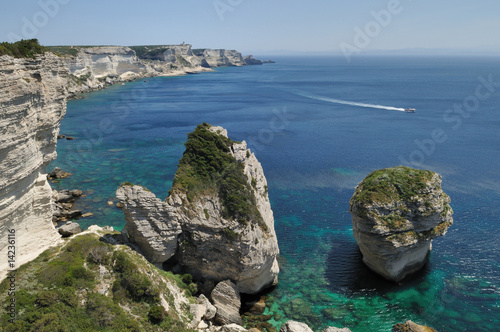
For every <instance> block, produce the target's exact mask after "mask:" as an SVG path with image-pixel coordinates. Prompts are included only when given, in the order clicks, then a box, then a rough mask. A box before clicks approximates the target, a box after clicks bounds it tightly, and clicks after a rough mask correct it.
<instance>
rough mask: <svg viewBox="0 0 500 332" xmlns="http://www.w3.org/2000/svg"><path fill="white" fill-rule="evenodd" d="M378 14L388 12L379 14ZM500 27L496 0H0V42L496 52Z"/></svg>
mask: <svg viewBox="0 0 500 332" xmlns="http://www.w3.org/2000/svg"><path fill="white" fill-rule="evenodd" d="M55 4H56V5H55ZM57 7H58V8H57ZM374 13H382V14H380V15H381V16H380V17H379V21H377V20H376V18H375V16H376V15H374ZM384 13H385V14H386V15H383V14H384ZM387 13H389V15H387ZM360 31H361V32H360ZM499 33H500V1H498V0H479V1H471V0H437V1H436V0H434V1H431V0H413V1H412V0H370V1H344V0H314V1H297V0H266V1H265V0H149V1H132V0H2V1H1V4H0V40H1V41H11V40H12V39H13V38H18V37H23V38H33V37H34V38H38V39H39V40H40V42H41V43H42V44H44V45H145V44H146V45H147V44H177V43H181V42H183V41H185V42H186V43H190V44H192V45H193V46H194V47H196V48H198V47H199V48H202V47H210V48H227V49H237V50H239V51H242V52H244V53H247V54H248V53H253V54H264V53H271V54H272V53H287V52H289V51H291V52H302V51H307V52H312V53H313V52H318V53H320V52H340V51H341V50H342V47H344V48H346V47H347V48H349V47H353V48H351V50H359V51H361V52H366V51H374V50H399V49H407V48H425V49H452V50H475V51H481V52H496V53H500V38H498V35H499ZM360 34H361V35H363V34H364V35H365V36H364V37H363V36H360Z"/></svg>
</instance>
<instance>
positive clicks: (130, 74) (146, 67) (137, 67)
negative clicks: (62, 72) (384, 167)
mask: <svg viewBox="0 0 500 332" xmlns="http://www.w3.org/2000/svg"><path fill="white" fill-rule="evenodd" d="M71 48H72V51H74V52H75V53H76V54H73V55H65V56H62V57H61V58H62V60H63V61H64V62H65V63H66V65H67V67H68V68H69V70H70V73H71V76H70V80H69V83H70V84H69V91H70V92H71V93H73V94H77V93H81V92H85V91H90V90H97V89H102V88H104V87H105V86H107V85H110V84H114V83H117V82H126V81H130V80H133V79H137V78H142V77H155V76H178V75H185V74H191V73H199V72H206V71H211V69H210V68H212V67H225V66H244V65H253V64H261V63H262V62H260V63H257V62H256V61H257V60H256V61H245V59H244V58H243V56H242V55H241V53H240V52H237V51H234V50H224V49H217V50H212V49H202V50H197V52H196V54H195V53H194V52H193V50H192V46H191V45H189V44H181V45H158V46H133V47H125V46H93V47H83V46H72V47H71ZM54 51H55V52H56V51H57V48H54ZM254 60H255V59H254Z"/></svg>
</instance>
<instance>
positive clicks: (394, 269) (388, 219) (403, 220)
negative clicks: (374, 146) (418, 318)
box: [350, 166, 453, 281]
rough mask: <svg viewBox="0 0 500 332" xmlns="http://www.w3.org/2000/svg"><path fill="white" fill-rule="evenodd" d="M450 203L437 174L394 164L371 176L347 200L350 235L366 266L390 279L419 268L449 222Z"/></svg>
mask: <svg viewBox="0 0 500 332" xmlns="http://www.w3.org/2000/svg"><path fill="white" fill-rule="evenodd" d="M449 202H450V198H449V197H448V195H446V194H445V193H444V192H443V190H442V188H441V176H440V175H439V174H437V173H434V172H431V171H422V170H416V169H411V168H408V167H404V166H398V167H394V168H387V169H382V170H378V171H375V172H372V173H371V174H369V175H368V176H367V177H366V178H365V179H364V180H363V181H362V182H361V183H360V184H359V185H358V186H357V187H356V190H355V193H354V195H353V197H352V198H351V201H350V212H351V215H352V224H353V235H354V238H355V239H356V242H357V243H358V246H359V249H360V250H361V253H362V254H363V261H364V262H365V264H366V265H368V267H370V268H371V269H372V270H373V271H375V272H377V273H378V274H380V275H382V276H383V277H384V278H386V279H389V280H393V281H400V280H402V279H403V278H404V277H406V276H407V275H409V274H411V273H413V272H416V271H418V270H419V269H420V268H422V267H423V266H424V265H425V263H426V262H427V259H428V254H429V252H430V250H431V243H432V239H434V238H436V237H438V236H442V235H445V234H446V231H447V229H448V227H450V226H451V225H452V223H453V219H452V214H453V211H452V209H451V207H450V205H449Z"/></svg>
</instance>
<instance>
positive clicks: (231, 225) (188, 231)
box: [117, 124, 279, 293]
mask: <svg viewBox="0 0 500 332" xmlns="http://www.w3.org/2000/svg"><path fill="white" fill-rule="evenodd" d="M117 197H118V198H119V199H120V200H121V201H122V203H123V204H124V206H125V208H124V211H125V215H126V219H127V224H126V226H125V228H124V232H127V233H128V236H129V238H130V239H131V241H133V242H135V243H137V245H138V246H139V247H140V249H141V250H142V251H143V252H144V254H145V255H146V257H147V258H148V259H149V260H150V261H152V262H154V263H163V262H165V261H167V260H168V259H170V258H172V259H173V260H176V261H177V262H178V263H179V264H180V265H181V266H182V267H183V268H184V269H185V271H186V272H188V273H191V274H192V275H193V276H194V277H195V278H196V279H199V280H204V281H213V282H219V281H223V280H227V279H229V280H232V281H233V282H234V283H235V284H236V286H237V288H238V290H239V292H242V293H257V292H259V291H261V290H262V289H264V288H266V287H268V286H271V285H274V284H276V283H277V277H278V272H279V268H278V263H277V260H276V257H277V255H278V252H279V249H278V243H277V239H276V234H275V231H274V219H273V213H272V211H271V206H270V203H269V198H268V195H267V183H266V179H265V177H264V172H263V170H262V166H261V165H260V163H259V162H258V160H257V158H256V157H255V155H254V154H252V153H251V152H250V150H248V149H247V147H246V143H245V142H241V143H239V142H234V141H231V140H229V139H228V138H227V132H226V130H224V129H222V128H220V127H211V126H210V125H207V124H203V125H200V126H198V128H197V129H196V130H195V131H194V132H193V133H191V134H189V135H188V141H187V143H186V152H184V156H183V158H182V159H181V161H180V165H179V169H178V170H177V173H176V176H175V179H174V184H173V186H172V190H171V191H170V194H169V196H168V197H167V199H166V200H165V201H164V202H162V201H161V200H160V199H158V198H156V197H155V195H154V194H152V193H150V192H148V191H147V190H146V189H144V188H142V187H140V186H133V185H131V184H124V185H122V186H121V187H120V188H119V189H118V191H117Z"/></svg>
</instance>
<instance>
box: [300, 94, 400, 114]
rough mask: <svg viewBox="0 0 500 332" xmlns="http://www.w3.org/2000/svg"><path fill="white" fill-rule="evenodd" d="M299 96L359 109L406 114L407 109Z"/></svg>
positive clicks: (307, 95) (312, 96) (305, 95)
mask: <svg viewBox="0 0 500 332" xmlns="http://www.w3.org/2000/svg"><path fill="white" fill-rule="evenodd" d="M298 95H300V96H302V97H306V98H310V99H314V100H320V101H326V102H328V103H334V104H342V105H351V106H359V107H367V108H377V109H382V110H388V111H399V112H405V109H404V108H400V107H392V106H384V105H374V104H366V103H358V102H354V101H347V100H341V99H334V98H328V97H320V96H314V95H309V94H305V93H298Z"/></svg>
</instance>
